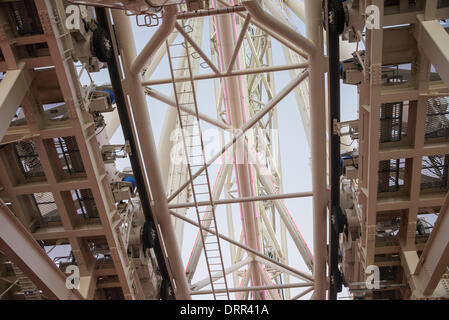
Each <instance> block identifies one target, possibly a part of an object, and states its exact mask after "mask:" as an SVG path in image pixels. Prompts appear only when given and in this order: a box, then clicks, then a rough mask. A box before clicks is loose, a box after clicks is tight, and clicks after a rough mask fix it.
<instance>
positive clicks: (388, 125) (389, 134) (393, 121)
mask: <svg viewBox="0 0 449 320" xmlns="http://www.w3.org/2000/svg"><path fill="white" fill-rule="evenodd" d="M403 109H404V103H403V102H402V101H401V102H395V103H386V104H383V105H382V106H381V109H380V137H379V142H380V143H383V142H394V141H401V139H402V136H403V135H405V130H404V129H405V126H404V125H403V123H402V116H403Z"/></svg>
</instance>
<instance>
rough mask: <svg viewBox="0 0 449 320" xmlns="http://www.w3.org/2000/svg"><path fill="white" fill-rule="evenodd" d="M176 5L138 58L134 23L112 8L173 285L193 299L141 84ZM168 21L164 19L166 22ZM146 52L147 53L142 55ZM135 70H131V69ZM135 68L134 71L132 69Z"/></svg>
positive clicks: (177, 292)
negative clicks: (143, 74) (133, 31)
mask: <svg viewBox="0 0 449 320" xmlns="http://www.w3.org/2000/svg"><path fill="white" fill-rule="evenodd" d="M176 11H177V10H176V6H169V7H165V10H164V13H163V19H164V21H163V23H162V25H161V26H160V27H159V29H158V30H157V31H156V34H155V36H156V35H157V37H153V38H152V39H151V40H150V41H149V42H148V44H147V45H146V46H145V48H144V49H143V52H142V53H140V55H139V57H138V58H137V55H136V48H135V44H134V42H133V41H132V40H133V39H132V37H131V38H130V35H131V34H132V29H131V23H130V21H129V18H128V17H127V16H126V15H125V13H124V12H123V11H117V10H113V11H112V15H113V18H114V22H115V23H116V28H115V30H116V31H117V38H118V41H119V43H120V47H121V49H122V52H121V55H122V59H123V63H124V70H125V77H126V89H127V94H128V98H129V100H130V102H131V111H132V116H133V118H134V122H135V127H136V130H137V131H138V137H139V144H140V147H141V152H142V158H143V160H144V161H143V162H144V164H145V167H146V169H147V171H148V172H149V173H151V179H149V183H150V187H151V192H152V195H153V199H154V207H155V210H154V211H153V212H154V215H155V217H154V218H155V220H156V221H155V222H156V225H159V226H160V231H161V236H162V238H163V243H164V245H165V249H166V252H167V257H166V258H167V260H168V262H169V266H170V270H169V271H171V273H172V274H171V280H172V281H173V282H172V285H173V284H174V287H173V289H174V292H175V295H176V298H177V299H190V294H189V287H188V283H187V278H186V275H185V272H184V267H183V264H182V259H181V253H180V250H179V247H178V244H177V242H176V235H175V231H174V228H173V225H172V221H171V218H170V216H169V214H168V202H167V198H166V194H165V186H164V181H163V178H162V173H161V170H160V166H159V159H158V156H157V151H156V144H155V141H154V137H153V130H152V126H151V122H150V117H149V113H148V106H147V103H146V99H145V94H144V92H143V88H142V85H141V79H140V71H141V69H140V68H141V67H142V66H143V65H144V64H145V63H146V62H147V61H148V60H149V59H150V58H151V56H152V55H153V54H154V52H155V51H156V50H157V49H158V47H160V45H161V44H162V43H163V42H164V41H165V39H166V38H167V37H168V35H169V34H170V32H171V31H173V28H174V25H175V22H176ZM164 22H165V23H164ZM143 53H145V55H143ZM131 70H132V71H131ZM133 71H134V72H133Z"/></svg>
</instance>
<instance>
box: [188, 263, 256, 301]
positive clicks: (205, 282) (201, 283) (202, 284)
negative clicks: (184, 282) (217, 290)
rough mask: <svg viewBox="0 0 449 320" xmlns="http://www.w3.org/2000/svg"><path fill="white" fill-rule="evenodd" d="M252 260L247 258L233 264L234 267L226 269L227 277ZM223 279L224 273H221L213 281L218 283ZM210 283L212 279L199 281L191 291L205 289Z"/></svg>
mask: <svg viewBox="0 0 449 320" xmlns="http://www.w3.org/2000/svg"><path fill="white" fill-rule="evenodd" d="M251 260H252V259H250V258H246V259H245V260H242V261H240V262H238V263H235V264H233V265H232V266H230V267H228V268H226V269H225V275H228V274H230V273H231V272H234V271H237V270H238V269H240V268H241V267H243V266H246V265H247V264H248V263H250V262H251ZM221 278H223V273H222V272H221V271H220V272H217V273H215V274H214V275H213V276H212V279H213V280H214V281H217V280H218V279H221ZM209 283H210V278H209V277H207V278H205V279H203V280H200V281H198V282H196V283H194V284H192V287H191V289H192V290H199V289H201V288H204V287H205V286H207V285H208V284H209ZM191 294H192V293H191Z"/></svg>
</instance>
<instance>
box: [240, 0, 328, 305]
mask: <svg viewBox="0 0 449 320" xmlns="http://www.w3.org/2000/svg"><path fill="white" fill-rule="evenodd" d="M242 4H243V5H244V6H245V7H246V9H247V11H248V13H249V14H250V15H251V17H252V19H254V20H255V21H257V22H258V23H259V24H261V25H262V26H264V27H265V28H267V29H268V28H270V29H271V30H274V31H273V32H274V33H275V34H276V35H277V37H276V38H282V39H284V40H286V41H287V42H290V43H292V44H293V45H295V46H297V47H298V48H302V49H304V51H305V52H306V54H307V55H308V61H309V65H310V70H309V72H310V79H309V80H310V85H309V88H310V106H311V107H310V120H311V132H312V133H313V134H312V135H311V137H312V139H311V151H312V161H311V162H312V191H313V195H314V196H313V216H314V223H313V226H314V230H313V233H314V263H313V268H314V272H313V274H314V278H315V292H314V294H315V298H317V299H325V290H326V288H325V286H326V259H325V253H326V225H327V222H326V201H327V188H326V130H325V129H324V127H323V123H326V113H325V101H324V94H323V92H324V77H323V72H324V70H323V65H324V59H323V55H322V47H321V45H320V42H319V41H321V40H320V39H318V38H317V33H318V30H320V29H319V28H321V26H320V25H317V21H319V20H318V16H319V13H320V12H321V11H320V10H321V9H319V6H320V4H321V3H320V2H319V1H316V0H308V1H306V2H305V4H306V6H309V8H306V10H308V12H310V13H311V14H313V17H312V18H313V19H311V20H313V22H312V23H311V25H309V27H310V29H309V30H310V36H311V37H312V39H314V40H315V41H314V42H312V41H311V40H309V39H307V38H305V37H303V36H302V35H300V34H299V33H298V32H296V31H295V30H294V29H292V28H290V27H289V26H287V25H286V24H284V23H282V22H280V21H279V20H277V19H276V18H274V17H273V16H271V15H270V14H268V13H266V12H265V11H264V10H263V9H262V8H261V7H260V5H259V4H258V3H257V1H254V0H250V1H248V0H245V1H243V2H242Z"/></svg>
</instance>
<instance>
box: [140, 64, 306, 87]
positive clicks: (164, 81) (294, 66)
mask: <svg viewBox="0 0 449 320" xmlns="http://www.w3.org/2000/svg"><path fill="white" fill-rule="evenodd" d="M308 66H309V64H308V63H298V64H288V65H284V66H275V67H260V68H253V69H244V70H237V71H232V72H230V73H225V72H220V73H219V74H215V73H208V74H199V75H195V76H193V80H195V81H196V80H209V79H217V78H225V77H235V76H244V75H248V74H256V73H266V72H276V71H285V70H292V69H303V68H307V67H308ZM187 81H190V77H179V78H175V82H187ZM172 82H173V81H172V79H171V78H164V79H157V80H148V81H142V86H144V87H145V86H152V85H159V84H169V83H172Z"/></svg>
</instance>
